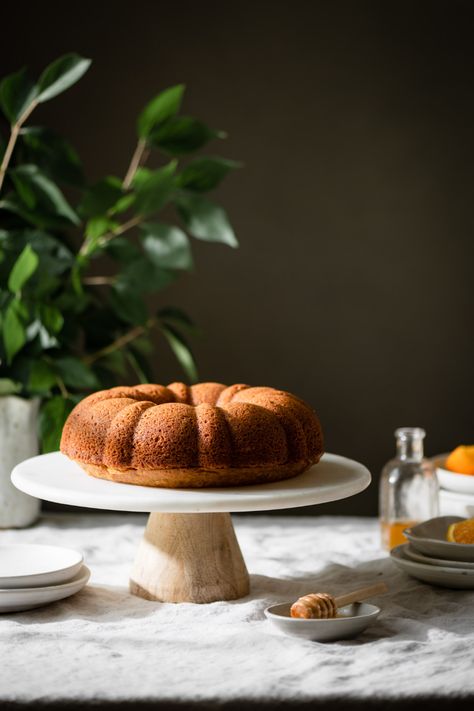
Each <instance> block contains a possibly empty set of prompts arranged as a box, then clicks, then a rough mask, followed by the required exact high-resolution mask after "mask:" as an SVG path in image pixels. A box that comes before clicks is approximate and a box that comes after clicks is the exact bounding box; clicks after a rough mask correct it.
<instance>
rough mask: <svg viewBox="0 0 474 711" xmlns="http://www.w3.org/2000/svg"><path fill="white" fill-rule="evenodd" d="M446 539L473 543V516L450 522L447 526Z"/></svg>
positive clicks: (452, 541)
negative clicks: (464, 519)
mask: <svg viewBox="0 0 474 711" xmlns="http://www.w3.org/2000/svg"><path fill="white" fill-rule="evenodd" d="M446 539H447V540H448V541H451V543H474V518H468V519H466V521H459V522H458V523H452V524H451V525H450V526H449V528H448V532H447V534H446Z"/></svg>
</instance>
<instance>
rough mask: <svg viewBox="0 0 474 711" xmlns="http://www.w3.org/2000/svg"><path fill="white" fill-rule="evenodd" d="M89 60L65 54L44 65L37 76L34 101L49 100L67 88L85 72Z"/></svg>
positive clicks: (76, 55) (89, 62)
mask: <svg viewBox="0 0 474 711" xmlns="http://www.w3.org/2000/svg"><path fill="white" fill-rule="evenodd" d="M91 61H92V60H90V59H85V58H84V57H80V56H79V55H78V54H65V55H64V56H63V57H59V59H56V60H55V61H54V62H52V64H50V65H49V66H48V67H46V69H45V70H44V72H43V73H42V75H41V76H40V78H39V81H38V91H39V93H38V96H37V97H36V101H38V102H39V103H42V102H43V101H49V100H50V99H53V98H54V97H55V96H57V95H58V94H61V93H62V92H63V91H66V89H69V87H70V86H72V85H73V84H75V83H76V82H77V81H79V79H80V78H81V77H82V76H83V75H84V74H85V73H86V72H87V70H88V69H89V67H90V65H91Z"/></svg>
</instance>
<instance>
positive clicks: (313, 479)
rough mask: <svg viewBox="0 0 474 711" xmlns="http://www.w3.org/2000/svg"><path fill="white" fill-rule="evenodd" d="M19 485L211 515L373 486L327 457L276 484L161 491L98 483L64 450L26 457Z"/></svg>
mask: <svg viewBox="0 0 474 711" xmlns="http://www.w3.org/2000/svg"><path fill="white" fill-rule="evenodd" d="M12 481H13V483H14V485H15V486H16V487H17V488H18V489H20V491H24V492H25V493H26V494H30V495H31V496H36V497H37V498H39V499H46V500H47V501H55V502H57V503H62V504H69V505H71V506H86V507H89V508H100V509H110V510H113V511H146V512H148V511H163V512H170V513H212V512H218V511H266V510H270V509H284V508H293V507H295V506H309V505H310V504H322V503H326V502H327V501H337V500H338V499H344V498H346V497H348V496H353V495H354V494H358V493H359V492H360V491H363V490H364V489H366V488H367V487H368V486H369V484H370V473H369V471H368V470H367V469H366V468H365V467H364V466H363V465H362V464H359V463H358V462H354V461H353V460H352V459H346V457H340V456H338V455H336V454H324V456H323V457H322V459H321V461H320V462H319V464H315V465H314V466H313V467H311V468H310V469H308V471H306V472H304V473H303V474H300V475H299V476H297V477H294V478H293V479H287V480H286V481H279V482H276V483H275V484H259V485H257V486H237V487H231V486H229V487H225V488H224V487H223V488H213V489H160V488H153V487H149V486H136V485H133V484H120V483H117V482H113V481H106V480H105V479H96V478H94V477H92V476H89V475H88V474H86V472H85V471H84V470H83V469H81V467H80V466H79V465H78V464H76V463H75V462H73V461H71V460H70V459H68V458H67V457H65V456H64V455H63V454H61V453H60V452H52V453H50V454H42V455H40V456H38V457H32V458H31V459H26V460H25V461H24V462H21V464H18V466H16V467H15V469H14V470H13V472H12Z"/></svg>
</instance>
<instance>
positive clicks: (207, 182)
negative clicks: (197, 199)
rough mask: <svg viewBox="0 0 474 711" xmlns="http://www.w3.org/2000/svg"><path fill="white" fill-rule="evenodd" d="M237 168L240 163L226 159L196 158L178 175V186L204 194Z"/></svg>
mask: <svg viewBox="0 0 474 711" xmlns="http://www.w3.org/2000/svg"><path fill="white" fill-rule="evenodd" d="M239 167H240V163H237V162H236V161H234V160H227V159H226V158H219V157H213V156H209V157H208V158H196V159H195V160H193V161H192V162H191V163H189V164H188V165H187V166H186V168H185V169H184V170H183V172H182V173H181V175H178V178H177V181H178V186H179V187H180V188H187V189H188V190H194V191H196V192H203V193H205V192H207V191H208V190H213V189H214V188H215V187H217V186H218V185H219V183H220V182H221V180H222V179H223V178H225V176H226V175H227V173H229V172H230V171H231V170H235V169H236V168H239Z"/></svg>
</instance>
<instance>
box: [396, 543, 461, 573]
mask: <svg viewBox="0 0 474 711" xmlns="http://www.w3.org/2000/svg"><path fill="white" fill-rule="evenodd" d="M403 552H404V554H405V555H406V556H407V558H410V560H415V561H416V562H417V563H425V564H426V565H438V566H441V567H445V568H464V570H474V563H469V562H464V561H461V560H444V559H443V558H431V557H430V556H428V555H423V553H420V552H419V551H417V550H416V549H415V548H413V547H412V546H411V545H410V544H409V545H408V546H407V547H406V548H405V550H404V551H403Z"/></svg>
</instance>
